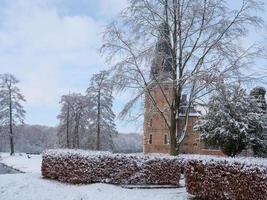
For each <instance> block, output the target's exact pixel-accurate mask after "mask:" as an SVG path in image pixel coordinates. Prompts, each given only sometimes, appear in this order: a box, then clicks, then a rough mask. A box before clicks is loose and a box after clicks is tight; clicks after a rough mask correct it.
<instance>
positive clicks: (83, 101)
mask: <svg viewBox="0 0 267 200" xmlns="http://www.w3.org/2000/svg"><path fill="white" fill-rule="evenodd" d="M60 104H61V105H62V107H61V113H60V114H59V115H58V119H59V120H60V125H59V129H58V136H59V141H60V145H61V146H63V147H67V148H80V135H81V131H83V130H84V129H85V127H87V126H88V123H89V119H88V112H89V105H88V101H87V98H86V97H85V96H83V95H81V94H76V93H73V94H69V95H63V96H62V98H61V101H60Z"/></svg>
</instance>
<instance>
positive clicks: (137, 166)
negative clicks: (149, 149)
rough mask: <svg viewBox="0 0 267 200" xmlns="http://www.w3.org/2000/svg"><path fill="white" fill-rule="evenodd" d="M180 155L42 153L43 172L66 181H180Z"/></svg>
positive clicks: (53, 151) (114, 182)
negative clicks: (178, 156)
mask: <svg viewBox="0 0 267 200" xmlns="http://www.w3.org/2000/svg"><path fill="white" fill-rule="evenodd" d="M180 169H181V159H179V158H177V157H171V156H163V155H151V156H144V155H133V154H132V155H131V154H111V153H108V152H96V151H80V150H77V151H75V150H49V151H46V152H44V153H43V160H42V175H43V176H44V177H47V178H52V179H57V180H59V181H62V182H67V183H74V184H79V183H99V182H100V183H112V184H162V185H163V184H168V185H178V184H179V179H180Z"/></svg>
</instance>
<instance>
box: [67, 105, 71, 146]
mask: <svg viewBox="0 0 267 200" xmlns="http://www.w3.org/2000/svg"><path fill="white" fill-rule="evenodd" d="M69 118H70V105H69V102H68V110H67V135H66V137H67V148H70V138H69V127H70V126H69V123H70V119H69Z"/></svg>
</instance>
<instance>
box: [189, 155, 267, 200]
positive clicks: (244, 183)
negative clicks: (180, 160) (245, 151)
mask: <svg viewBox="0 0 267 200" xmlns="http://www.w3.org/2000/svg"><path fill="white" fill-rule="evenodd" d="M259 160H260V159H258V160H257V159H253V158H251V159H246V161H245V160H242V159H241V160H240V159H223V158H217V159H216V158H214V159H202V160H201V158H198V159H188V160H187V161H186V163H185V168H184V169H185V182H186V189H187V192H189V193H190V194H193V195H195V196H197V197H200V198H202V199H205V200H216V199H220V200H221V199H222V200H224V199H233V200H267V166H266V165H267V160H260V162H258V161H259ZM254 161H255V162H254Z"/></svg>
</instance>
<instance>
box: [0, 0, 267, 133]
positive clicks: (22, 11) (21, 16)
mask: <svg viewBox="0 0 267 200" xmlns="http://www.w3.org/2000/svg"><path fill="white" fill-rule="evenodd" d="M235 2H236V1H235ZM125 5H126V0H0V61H1V62H0V73H12V74H14V75H15V76H16V77H17V78H18V79H19V80H20V81H21V83H20V84H19V87H20V88H21V89H22V92H23V94H24V95H25V97H26V99H27V103H26V104H25V109H26V111H27V117H26V123H28V124H41V125H49V126H55V125H57V124H58V120H57V118H56V116H57V115H58V113H59V109H60V106H59V104H58V102H59V100H60V97H61V95H63V94H66V93H68V92H69V91H71V92H82V93H83V92H84V91H85V90H86V88H87V87H88V84H89V80H90V77H91V75H92V74H93V73H96V72H98V71H99V70H102V69H106V68H107V66H106V65H105V64H104V62H103V58H101V57H100V56H99V54H98V49H99V47H100V45H101V32H102V31H103V29H104V27H105V25H106V24H107V23H108V22H109V21H111V20H112V19H113V18H114V17H115V16H116V15H117V14H118V12H119V11H120V10H121V9H122V8H123V7H125ZM263 17H265V18H266V19H267V15H266V14H264V15H263ZM250 39H251V38H250ZM264 64H265V63H264ZM125 99H126V97H122V96H119V97H116V101H115V106H114V109H115V111H116V113H117V112H118V111H119V110H120V108H121V107H122V106H123V103H125V101H126V100H125ZM117 125H118V130H119V131H120V132H136V131H140V130H141V128H142V127H139V128H138V127H137V126H135V124H127V123H124V122H118V123H117Z"/></svg>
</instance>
